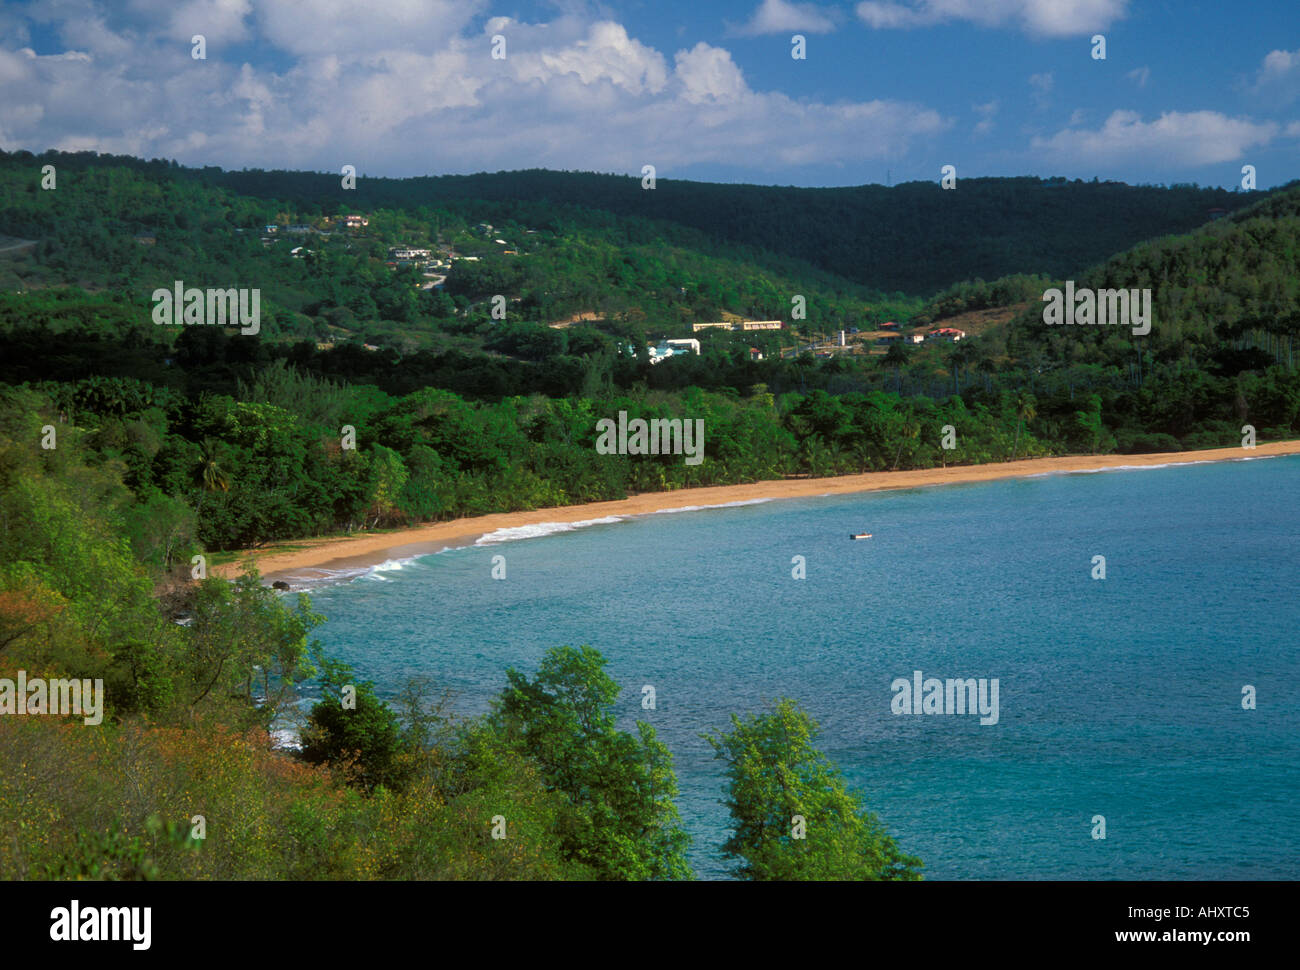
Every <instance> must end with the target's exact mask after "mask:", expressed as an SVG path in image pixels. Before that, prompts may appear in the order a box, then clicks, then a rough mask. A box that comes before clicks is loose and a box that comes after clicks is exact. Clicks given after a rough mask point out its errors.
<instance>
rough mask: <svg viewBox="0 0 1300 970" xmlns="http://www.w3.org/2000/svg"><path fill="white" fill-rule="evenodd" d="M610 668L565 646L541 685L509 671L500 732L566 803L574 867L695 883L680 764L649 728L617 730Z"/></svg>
mask: <svg viewBox="0 0 1300 970" xmlns="http://www.w3.org/2000/svg"><path fill="white" fill-rule="evenodd" d="M605 664H606V660H605V658H604V657H602V656H601V655H600V653H599V651H597V650H594V649H593V648H591V647H588V646H583V647H579V648H574V647H568V646H566V647H556V648H553V649H551V650H549V651H547V653H546V656H545V657H544V658H543V659H542V662H541V665H540V666H539V667H538V671H537V676H536V677H535V678H533V679H532V680H529V679H528V678H527V676H525V675H524V674H521V673H520V672H519V671H517V670H513V669H512V670H510V671H508V672H507V674H506V679H507V682H508V685H507V687H506V689H505V690H504V691H503V692H502V694H501V698H500V700H499V702H498V705H497V710H496V714H495V720H494V723H495V726H496V727H497V729H498V730H499V731H500V732H501V734H502V736H503V738H504V739H505V740H506V741H507V742H510V743H514V744H517V745H518V746H519V748H520V750H521V751H522V752H523V753H524V754H526V755H527V756H528V757H529V758H531V759H532V760H533V761H535V762H536V763H537V764H538V765H539V766H540V769H541V772H542V777H543V778H544V779H545V780H546V783H547V785H548V786H549V787H551V788H553V789H556V790H558V791H560V792H563V793H564V795H565V796H567V799H568V804H569V808H570V811H569V812H567V813H566V817H565V818H564V819H563V820H562V822H561V826H562V831H561V840H562V845H563V847H564V852H565V855H566V857H567V858H570V859H572V860H574V861H576V862H578V863H581V864H582V865H584V866H588V867H590V868H591V870H592V871H593V873H594V874H595V876H596V878H600V879H685V878H690V869H689V867H688V865H687V863H686V858H685V850H686V847H687V845H688V843H689V838H688V836H687V835H686V833H685V832H684V831H683V830H682V829H681V825H680V819H679V818H678V814H677V809H676V806H675V805H674V804H673V799H674V798H675V797H676V795H677V781H676V776H675V775H674V773H673V769H672V755H671V754H670V753H669V751H668V749H667V747H665V746H664V745H663V743H662V742H660V741H659V740H658V739H657V738H656V736H655V731H654V728H653V727H651V726H650V725H649V724H646V723H645V722H643V721H638V722H637V734H636V735H632V734H629V733H627V732H626V731H620V730H618V729H617V727H616V726H615V721H614V714H613V705H614V701H615V700H616V699H617V697H618V694H619V687H618V685H617V684H616V683H615V682H614V681H613V680H612V679H611V678H610V677H609V675H608V674H606V673H605V670H604V667H605Z"/></svg>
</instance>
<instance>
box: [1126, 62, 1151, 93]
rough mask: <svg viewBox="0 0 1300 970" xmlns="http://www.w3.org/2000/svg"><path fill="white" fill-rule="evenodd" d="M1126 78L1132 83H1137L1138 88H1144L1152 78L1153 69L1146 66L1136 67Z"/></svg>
mask: <svg viewBox="0 0 1300 970" xmlns="http://www.w3.org/2000/svg"><path fill="white" fill-rule="evenodd" d="M1124 76H1125V77H1126V78H1129V79H1130V80H1132V81H1136V82H1137V86H1138V87H1140V88H1144V87H1146V86H1147V81H1148V80H1150V78H1151V68H1149V67H1147V66H1146V65H1143V66H1142V67H1135V68H1133V70H1131V71H1129V72H1128V73H1127V74H1125V75H1124Z"/></svg>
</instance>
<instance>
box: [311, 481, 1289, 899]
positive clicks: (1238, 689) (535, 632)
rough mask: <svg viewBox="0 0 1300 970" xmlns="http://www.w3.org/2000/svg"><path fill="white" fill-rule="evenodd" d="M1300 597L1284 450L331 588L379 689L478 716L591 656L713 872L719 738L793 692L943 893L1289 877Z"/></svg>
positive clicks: (322, 604) (534, 541)
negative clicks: (1100, 565) (639, 729)
mask: <svg viewBox="0 0 1300 970" xmlns="http://www.w3.org/2000/svg"><path fill="white" fill-rule="evenodd" d="M859 531H868V532H871V533H873V534H874V538H872V539H870V540H865V541H859V542H853V541H850V540H849V534H850V533H852V532H859ZM497 555H502V556H504V557H505V563H506V579H504V580H494V579H493V578H492V576H491V569H492V557H493V556H497ZM794 556H803V557H804V558H805V560H806V570H807V578H806V579H802V580H799V579H794V578H792V575H791V573H792V569H793V568H794V567H793V566H792V562H791V560H792V557H794ZM1094 556H1104V557H1105V568H1106V576H1105V579H1102V580H1099V579H1094V578H1093V575H1092V574H1093V571H1094V565H1093V557H1094ZM339 579H340V580H341V579H342V577H339ZM1298 593H1300V457H1288V458H1274V459H1259V460H1245V461H1236V462H1224V463H1217V464H1197V465H1191V466H1186V465H1185V466H1179V467H1157V468H1143V469H1132V470H1118V471H1111V472H1104V473H1089V474H1054V475H1044V476H1039V477H1034V478H1025V479H1008V480H1003V481H997V482H991V483H983V484H971V485H952V486H942V487H934V488H924V489H912V490H906V491H890V492H876V493H867V494H861V495H853V496H834V497H824V498H811V499H795V500H777V501H769V502H760V503H754V504H745V505H735V506H727V507H721V508H710V509H698V510H685V511H679V512H672V513H658V514H654V515H646V516H641V517H635V518H628V519H625V520H616V521H608V520H606V521H602V522H600V523H595V524H590V525H585V526H582V527H578V528H569V527H554V528H549V529H548V528H543V527H533V528H529V529H525V530H519V531H518V532H513V533H506V534H495V535H493V536H489V537H485V539H484V540H482V541H481V542H480V544H478V545H476V546H473V547H468V548H462V549H454V550H449V551H446V552H443V553H440V554H438V555H432V556H426V557H422V558H420V559H417V560H412V561H405V562H393V563H386V564H384V565H383V566H380V567H376V568H375V569H372V570H369V571H368V572H366V573H364V574H363V575H361V576H358V577H355V578H352V579H350V580H348V581H338V582H334V583H332V584H328V585H325V586H322V587H320V588H317V589H314V590H313V591H312V598H313V603H314V604H315V606H316V608H317V609H318V610H319V611H320V612H322V613H324V614H325V615H326V616H327V617H328V618H329V621H328V623H326V624H325V625H324V626H323V627H322V628H320V630H319V631H318V632H319V636H320V638H321V640H322V641H323V642H324V644H325V645H326V647H327V649H328V650H329V651H330V652H332V653H334V654H336V655H337V656H339V657H341V658H342V659H344V660H347V661H348V662H350V663H351V664H353V665H354V666H355V668H356V669H357V671H358V673H359V674H360V675H361V676H364V677H366V678H368V679H371V680H374V681H375V682H376V684H377V686H378V688H379V690H380V692H381V694H383V695H385V696H391V695H392V694H394V693H395V692H396V691H397V690H398V689H399V688H400V687H401V685H402V684H403V683H404V682H405V680H406V679H407V678H408V677H409V676H411V675H415V674H421V675H426V676H429V677H432V678H434V679H435V680H436V681H438V682H439V683H440V684H443V685H446V686H448V687H451V688H453V689H454V690H455V691H456V692H457V700H456V704H455V707H456V709H457V710H458V711H459V712H461V713H464V714H476V713H479V712H482V711H483V710H485V709H486V707H487V705H488V702H489V700H490V698H491V697H492V696H493V695H495V694H496V693H497V692H498V691H499V690H500V689H501V687H502V685H503V684H504V674H505V670H506V668H507V667H510V666H515V667H517V668H519V669H521V670H525V671H528V672H530V673H531V672H532V671H533V670H534V669H535V667H536V665H537V662H538V660H539V659H540V657H541V656H542V653H543V652H544V651H545V650H546V649H547V648H548V647H551V646H553V645H556V644H565V643H570V644H580V643H590V644H592V645H593V646H596V647H598V648H599V649H600V650H601V651H602V652H603V653H604V654H605V656H606V657H607V658H609V661H610V664H609V667H608V670H609V672H610V674H611V675H612V676H613V677H614V678H615V679H616V680H617V681H618V682H619V683H620V684H621V685H622V686H623V695H622V697H621V698H620V702H619V711H620V718H621V720H622V722H623V726H625V727H631V726H632V722H633V721H634V720H635V719H637V718H645V719H646V720H649V721H650V722H651V723H653V724H654V726H655V727H656V729H657V730H658V732H659V735H660V737H661V738H662V739H663V740H664V741H665V742H666V743H667V744H668V746H669V747H670V748H671V750H672V752H673V754H674V757H675V759H676V769H677V773H678V778H679V782H680V785H681V790H682V791H681V796H680V798H679V801H678V805H679V807H680V809H681V813H682V817H683V819H684V821H685V824H686V826H687V828H688V830H689V831H690V833H691V835H692V836H693V837H694V840H695V844H694V849H693V857H692V858H693V863H694V865H695V867H696V869H697V872H698V874H699V875H700V876H701V877H704V878H725V877H726V873H727V866H726V863H725V861H724V860H722V859H721V858H720V856H719V855H718V847H719V846H720V845H721V844H722V842H723V841H724V840H725V838H726V834H727V833H726V830H727V814H726V809H725V808H724V807H723V806H722V804H721V799H722V797H723V790H722V787H723V777H722V774H721V771H720V766H719V763H717V762H715V761H714V760H713V758H712V752H711V750H710V749H709V747H708V746H707V744H706V743H705V742H704V741H703V740H702V739H701V738H700V735H701V734H702V733H704V732H709V731H714V730H717V729H721V728H725V727H726V726H727V724H728V715H729V714H730V713H731V712H733V711H734V712H737V713H744V712H751V711H758V710H761V709H762V708H764V706H765V705H767V704H768V703H769V702H770V701H771V700H772V699H773V698H777V697H781V696H789V697H792V698H794V699H796V700H797V701H799V703H800V704H802V705H803V707H804V708H805V709H806V710H807V711H809V712H810V713H811V714H812V715H813V716H814V717H815V718H816V719H817V720H818V721H819V722H820V723H821V727H822V737H821V740H820V746H821V748H822V750H823V751H824V752H825V753H826V754H827V755H828V756H830V757H831V758H832V759H833V760H834V761H835V762H836V763H837V764H839V765H840V767H841V768H842V769H843V770H844V772H845V774H846V775H847V776H848V778H849V780H850V781H851V783H852V784H853V785H854V786H856V787H857V788H858V789H859V790H860V791H861V792H862V793H863V794H864V795H865V798H866V802H867V804H868V805H869V806H870V807H871V808H872V809H873V810H874V811H875V812H877V813H878V814H879V815H880V817H881V818H882V819H883V820H884V822H885V824H886V826H887V827H888V829H889V830H890V831H891V832H892V833H893V834H894V835H895V837H896V838H897V839H898V841H899V842H900V844H901V845H902V846H903V848H904V849H905V850H907V851H910V852H912V853H914V854H917V855H919V856H921V858H922V859H923V860H924V862H925V864H926V874H927V876H928V877H929V878H937V879H1188V878H1196V879H1295V878H1298V877H1300V801H1298V800H1297V798H1296V794H1297V788H1298V787H1300V786H1298V784H1297V783H1298V782H1300V649H1298V646H1300V595H1298ZM916 670H920V671H923V675H924V676H925V677H927V678H928V677H938V678H945V679H946V678H957V677H960V678H968V677H971V678H994V677H996V678H998V681H999V720H998V723H997V724H995V725H987V726H982V725H981V724H980V723H979V718H978V717H971V716H962V715H951V716H945V715H933V714H932V715H920V716H917V715H910V716H909V715H895V714H893V713H892V712H891V703H890V702H891V699H892V698H893V696H894V694H893V692H891V690H890V685H891V683H892V682H893V681H894V680H895V679H896V678H900V677H901V678H907V679H909V680H910V679H911V678H912V676H913V672H914V671H916ZM644 684H651V685H653V686H654V687H655V691H656V702H657V704H656V709H655V710H653V711H646V710H642V707H641V696H642V694H641V688H642V685H644ZM1245 685H1252V686H1253V687H1254V688H1255V691H1256V696H1257V702H1256V703H1257V708H1256V709H1255V710H1244V709H1243V706H1242V689H1243V687H1244V686H1245ZM1095 815H1103V816H1105V819H1106V838H1105V839H1104V840H1098V839H1094V838H1093V837H1092V832H1093V821H1092V819H1093V816H1095Z"/></svg>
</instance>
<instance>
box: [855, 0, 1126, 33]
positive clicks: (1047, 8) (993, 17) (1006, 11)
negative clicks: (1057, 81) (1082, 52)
mask: <svg viewBox="0 0 1300 970" xmlns="http://www.w3.org/2000/svg"><path fill="white" fill-rule="evenodd" d="M856 9H857V14H858V17H859V18H860V19H861V20H862V21H863V22H864V23H866V24H867V25H868V26H870V27H874V28H876V29H877V30H881V29H887V28H901V27H931V26H934V25H935V24H943V23H950V22H952V21H969V22H971V23H974V24H978V25H979V26H981V27H1007V26H1009V27H1015V28H1019V29H1020V30H1023V31H1025V32H1026V33H1030V34H1036V35H1040V36H1044V37H1068V36H1073V35H1077V34H1089V33H1092V32H1093V31H1095V30H1103V29H1105V28H1106V27H1109V26H1110V25H1111V24H1112V23H1113V22H1114V21H1116V20H1120V19H1122V18H1123V17H1124V15H1125V14H1126V13H1127V9H1128V0H864V2H862V3H859V4H858V5H857V8H856Z"/></svg>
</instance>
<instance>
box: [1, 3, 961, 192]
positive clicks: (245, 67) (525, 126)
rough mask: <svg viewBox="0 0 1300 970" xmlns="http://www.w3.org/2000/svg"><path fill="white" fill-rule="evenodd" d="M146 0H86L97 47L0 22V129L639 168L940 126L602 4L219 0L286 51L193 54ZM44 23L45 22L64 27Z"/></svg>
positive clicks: (667, 167)
mask: <svg viewBox="0 0 1300 970" xmlns="http://www.w3.org/2000/svg"><path fill="white" fill-rule="evenodd" d="M58 2H60V3H72V4H74V5H75V9H76V10H77V15H78V16H80V17H83V23H84V22H91V20H93V19H94V15H95V13H96V11H97V10H98V9H99V8H97V7H93V6H92V7H88V6H86V5H85V2H84V0H58ZM161 3H162V0H127V2H126V3H124V4H123V5H122V6H120V7H115V8H113V9H114V16H115V17H117V18H118V19H115V20H114V19H111V18H110V20H104V19H103V18H100V20H99V21H98V22H99V23H100V24H101V25H102V26H103V28H104V31H103V34H102V35H101V36H100V37H99V38H98V40H97V42H96V43H97V46H96V47H95V48H94V49H91V48H89V47H77V48H70V49H69V50H68V51H66V52H65V53H63V54H58V55H45V56H38V55H36V54H35V53H34V52H32V51H31V50H25V51H14V50H5V48H4V42H3V41H0V83H3V85H4V93H3V96H0V136H3V141H4V144H5V147H6V148H13V147H23V148H30V149H32V150H37V151H39V150H43V149H45V148H50V147H55V148H65V149H79V148H93V149H96V150H99V151H105V152H118V153H130V154H135V155H141V156H144V157H159V156H161V157H171V158H177V159H179V160H180V161H182V162H185V163H188V164H216V165H222V166H225V167H233V168H239V167H244V166H248V167H262V168H272V167H276V168H299V169H302V168H306V169H316V170H323V171H330V172H337V171H338V170H339V168H340V166H341V165H343V164H345V163H347V164H353V165H356V166H357V170H358V172H359V173H361V174H363V175H364V174H367V173H369V174H390V175H412V174H423V173H429V172H443V171H452V172H465V171H482V170H485V169H488V170H491V169H497V168H524V167H533V166H545V167H551V168H571V169H585V170H592V169H596V170H602V171H624V172H639V171H640V168H641V166H642V165H643V164H646V163H653V164H655V165H656V166H657V167H658V169H659V173H660V175H662V176H666V177H671V173H672V172H673V171H674V170H675V171H681V170H683V169H685V168H687V167H689V166H692V165H696V164H703V163H712V164H725V165H727V166H729V167H733V168H737V169H749V170H751V171H776V170H780V169H785V168H788V167H790V166H799V165H832V166H836V165H852V164H860V163H862V162H863V161H866V160H874V159H884V158H889V159H898V158H901V157H904V156H906V154H907V153H908V151H909V149H910V148H911V147H912V146H913V144H914V143H916V142H917V141H925V140H928V139H931V138H933V137H934V136H936V135H937V134H939V133H940V132H942V131H944V130H945V129H946V128H948V127H949V126H950V125H951V121H949V120H947V119H945V118H943V117H942V116H941V115H940V114H939V113H938V112H936V111H934V110H931V109H928V108H926V107H925V106H924V105H918V104H913V103H907V102H901V101H887V100H858V101H845V102H837V103H825V102H820V101H816V100H806V99H795V98H791V97H789V96H787V95H784V94H781V93H779V92H770V91H758V90H755V89H754V88H752V87H751V86H750V83H749V81H748V80H747V79H746V77H745V75H744V73H743V72H742V71H741V69H740V68H739V67H738V66H737V64H736V63H735V61H734V60H733V59H732V57H731V54H730V52H729V51H727V50H726V49H725V48H722V47H717V46H712V45H710V44H707V43H698V44H695V45H694V46H693V47H689V48H684V49H682V50H678V51H676V52H671V51H661V50H657V49H655V48H654V47H652V46H650V45H648V44H646V43H643V42H641V41H640V40H638V39H636V38H635V37H632V36H629V34H628V32H627V30H626V28H625V27H624V26H622V25H621V24H617V23H613V22H610V21H601V22H596V23H588V22H585V21H583V20H582V19H581V18H579V17H577V16H561V17H557V18H556V19H555V20H553V21H551V22H550V23H545V24H528V23H521V22H519V21H515V20H513V19H510V18H505V17H497V18H491V19H489V20H487V21H486V22H483V21H480V23H482V24H483V27H482V30H481V32H480V31H478V30H475V31H473V32H468V31H467V30H465V29H461V30H459V31H457V32H453V33H450V34H449V33H447V30H446V29H445V25H443V26H441V27H438V28H436V29H433V30H431V31H430V30H425V29H424V26H427V23H428V22H427V20H426V19H424V18H425V16H426V14H427V13H428V11H429V10H430V9H434V8H437V6H438V3H437V2H436V0H435V2H432V3H430V2H426V0H421V2H420V3H419V4H407V3H395V4H389V5H387V7H388V9H385V10H381V9H380V8H379V7H378V6H376V7H375V9H374V10H373V11H369V13H366V11H367V10H368V8H365V7H362V8H360V9H361V10H362V12H363V14H364V15H357V14H355V13H354V11H356V10H357V9H358V8H357V6H356V5H354V4H352V3H348V4H342V3H334V2H332V0H308V2H307V3H304V4H300V5H295V4H291V3H288V2H287V0H286V2H281V0H269V2H267V3H265V4H261V5H258V6H256V7H255V8H254V11H253V12H252V13H251V14H250V15H248V16H246V17H243V18H242V19H241V18H240V17H239V16H237V14H238V13H239V11H240V10H241V9H242V8H241V7H240V6H239V4H238V3H235V2H233V0H231V2H228V3H224V4H216V5H215V6H214V9H219V10H222V11H225V12H226V13H227V14H228V17H227V20H225V21H224V24H225V26H224V27H222V28H221V29H222V30H225V31H226V32H227V35H229V36H233V32H235V31H237V30H238V29H239V25H240V24H243V25H244V29H246V30H247V31H248V32H249V35H250V37H251V38H252V39H254V40H257V41H263V42H265V41H268V40H272V39H273V40H274V43H275V45H276V46H278V47H279V48H280V50H281V51H283V52H284V53H285V54H286V55H287V58H282V59H280V60H279V61H278V62H277V63H276V64H275V65H270V64H268V63H266V62H265V61H264V60H255V61H254V62H253V63H241V62H238V61H232V60H229V59H227V58H226V57H225V56H224V55H223V50H222V45H221V44H214V43H213V42H212V39H211V38H209V46H208V60H207V61H194V60H192V59H191V58H190V56H189V44H188V37H185V43H179V42H178V41H177V40H176V37H175V36H173V31H174V29H175V28H176V23H175V21H174V20H173V18H172V17H171V15H170V13H168V14H167V15H166V16H163V15H161V14H159V11H160V10H163V9H164V8H163V7H161V6H159V4H161ZM417 8H418V9H417ZM69 9H72V8H69ZM165 9H166V10H168V11H170V10H171V9H172V8H171V7H167V8H165ZM459 9H460V5H459V4H457V10H458V11H459ZM330 11H333V12H336V13H337V14H338V16H339V17H340V18H341V19H340V20H338V21H332V22H330V23H328V24H326V25H325V28H324V34H325V35H328V36H330V37H333V38H334V44H333V46H331V45H328V44H324V43H322V42H321V39H320V38H321V34H320V33H318V31H317V29H316V25H315V23H314V22H313V21H312V20H311V19H309V18H310V17H311V16H313V15H320V14H323V13H328V12H330ZM291 12H296V18H297V19H296V22H295V19H294V18H293V17H290V13H291ZM86 18H89V19H86ZM452 19H453V21H454V22H455V23H461V22H462V20H463V17H460V14H459V13H457V14H456V16H454V17H453V18H452ZM51 25H52V28H53V30H54V32H55V33H58V32H59V31H60V30H62V29H63V28H64V27H65V26H68V25H65V24H63V23H62V22H60V21H57V20H55V21H52V22H51ZM307 25H311V29H310V30H308V29H307ZM76 29H77V28H74V27H71V26H68V31H69V32H70V33H71V32H74V31H75V30H76ZM190 29H191V28H188V27H187V28H186V31H188V30H190ZM193 31H194V32H196V33H200V32H202V31H200V30H198V29H197V28H194V29H193ZM494 33H502V34H504V35H505V36H506V38H507V57H506V58H505V59H504V60H494V59H493V58H492V57H491V55H490V50H491V36H492V35H493V34H494ZM272 35H273V36H272ZM213 36H217V34H216V33H215V32H214V33H213Z"/></svg>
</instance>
